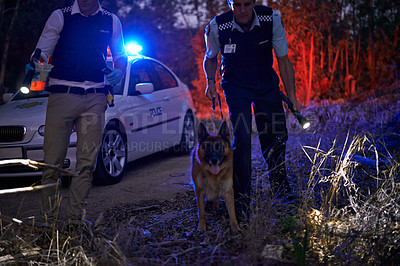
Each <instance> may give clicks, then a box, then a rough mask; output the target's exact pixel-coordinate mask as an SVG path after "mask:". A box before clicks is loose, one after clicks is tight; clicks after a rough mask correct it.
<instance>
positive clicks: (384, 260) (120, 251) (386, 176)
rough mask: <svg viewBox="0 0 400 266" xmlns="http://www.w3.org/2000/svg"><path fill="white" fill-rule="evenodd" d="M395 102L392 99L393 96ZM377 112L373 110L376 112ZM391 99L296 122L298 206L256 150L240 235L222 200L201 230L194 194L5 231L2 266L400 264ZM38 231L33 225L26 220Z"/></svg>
mask: <svg viewBox="0 0 400 266" xmlns="http://www.w3.org/2000/svg"><path fill="white" fill-rule="evenodd" d="M392 98H393V97H392ZM371 110H372V111H371ZM399 111H400V110H399V106H398V104H397V103H393V102H390V101H389V100H388V98H384V99H374V100H371V101H369V102H366V103H362V104H357V105H355V104H353V105H352V104H347V103H344V104H336V105H329V106H322V105H320V106H314V107H312V108H307V109H305V110H303V111H302V113H303V114H304V115H305V116H307V117H308V118H310V120H311V121H312V122H313V128H312V129H310V130H309V131H306V132H305V131H301V129H300V128H299V126H298V124H297V122H296V121H295V120H294V118H293V117H289V118H288V128H289V131H290V137H289V142H288V145H287V146H288V151H287V158H288V159H289V160H288V162H287V167H288V173H289V178H290V182H291V185H292V187H293V189H294V190H295V191H296V192H297V193H298V195H299V199H298V201H297V202H289V203H287V202H283V201H282V200H279V199H276V198H274V195H272V194H271V191H270V189H269V182H268V171H267V166H266V165H265V163H264V160H263V159H262V155H261V153H260V151H259V146H258V145H257V142H258V140H257V139H255V140H254V141H253V142H254V143H255V144H254V147H253V192H254V193H253V195H252V202H253V204H252V209H251V218H250V220H249V221H247V222H243V221H242V222H241V224H240V226H241V228H242V229H243V233H242V234H239V235H233V234H232V233H231V232H230V229H229V219H228V214H227V211H226V208H225V206H224V203H223V201H222V200H221V204H220V206H221V207H220V209H219V210H218V211H217V212H214V211H213V210H212V208H211V207H209V206H207V210H206V215H207V229H208V231H207V232H205V233H201V232H198V231H197V230H196V228H197V222H198V219H197V207H196V202H195V197H194V193H193V192H192V191H189V192H185V193H180V194H178V195H177V196H176V198H175V199H174V200H171V201H146V202H141V203H136V204H129V205H125V206H119V207H117V208H114V209H110V210H107V211H105V212H104V213H103V214H102V215H100V216H99V217H98V219H97V220H96V221H95V222H94V226H93V228H86V229H84V230H83V231H82V233H81V234H78V235H74V236H72V235H71V234H69V233H68V232H66V231H65V230H62V229H56V228H53V229H51V228H50V229H46V230H44V231H43V230H40V228H38V227H37V226H36V225H34V226H33V227H23V226H21V225H17V224H15V223H6V222H4V221H3V222H2V224H1V225H0V232H1V236H0V264H6V263H8V264H23V265H25V264H26V265H172V264H201V265H214V264H217V265H219V264H233V265H234V264H238V265H244V264H247V265H277V264H279V265H281V264H286V265H294V264H297V265H318V264H319V265H325V264H342V265H343V264H344V265H346V264H353V265H365V264H379V265H395V264H396V262H397V261H399V260H400V241H399V239H400V224H399V223H400V205H399V204H400V191H399V190H400V160H399V154H400V151H399V148H398V147H399V135H398V134H399V132H400V131H397V132H396V130H397V129H398V127H399V125H398V124H396V123H392V124H389V123H388V122H389V120H390V119H391V118H392V117H394V115H395V114H396V113H398V112H399ZM24 222H25V223H27V224H28V225H32V222H31V221H24Z"/></svg>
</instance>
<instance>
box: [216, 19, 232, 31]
mask: <svg viewBox="0 0 400 266" xmlns="http://www.w3.org/2000/svg"><path fill="white" fill-rule="evenodd" d="M232 27H233V21H229V22H226V23H222V24H220V25H218V30H219V31H223V30H229V29H232Z"/></svg>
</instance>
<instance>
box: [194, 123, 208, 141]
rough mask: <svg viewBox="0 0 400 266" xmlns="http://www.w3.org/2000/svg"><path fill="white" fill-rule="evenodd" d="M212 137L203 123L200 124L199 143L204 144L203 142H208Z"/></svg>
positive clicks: (198, 130) (198, 131)
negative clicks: (208, 138) (209, 136)
mask: <svg viewBox="0 0 400 266" xmlns="http://www.w3.org/2000/svg"><path fill="white" fill-rule="evenodd" d="M208 135H210V134H209V133H208V131H207V128H206V126H205V125H204V124H203V123H200V124H199V127H198V129H197V141H198V143H199V144H200V143H202V142H203V141H205V140H206V138H207V137H208Z"/></svg>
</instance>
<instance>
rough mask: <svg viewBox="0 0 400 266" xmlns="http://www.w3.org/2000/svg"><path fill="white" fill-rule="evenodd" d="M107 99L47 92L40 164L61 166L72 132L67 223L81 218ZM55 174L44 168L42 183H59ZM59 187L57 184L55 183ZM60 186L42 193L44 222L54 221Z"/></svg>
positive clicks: (97, 96)
mask: <svg viewBox="0 0 400 266" xmlns="http://www.w3.org/2000/svg"><path fill="white" fill-rule="evenodd" d="M106 109H107V100H106V96H105V94H104V93H88V94H86V95H79V94H73V93H53V92H52V93H50V95H49V100H48V105H47V112H46V124H45V132H44V147H43V149H44V162H45V163H47V164H52V165H59V166H62V165H63V162H64V159H65V156H66V153H67V149H68V146H69V140H70V136H71V133H72V131H73V130H74V131H76V134H77V142H76V171H75V172H76V174H77V175H76V176H74V177H72V179H71V184H70V189H69V197H68V202H67V218H68V221H69V223H80V222H81V221H82V219H83V218H84V216H85V210H86V205H87V202H86V200H87V197H88V195H89V190H90V188H91V184H92V171H93V168H94V165H95V162H96V158H97V153H98V150H99V147H100V145H101V139H102V132H103V127H104V119H105V118H104V113H105V110H106ZM59 182H60V174H59V172H57V171H55V170H53V169H50V168H45V169H44V170H43V175H42V184H49V183H59ZM59 184H61V183H59ZM60 193H61V185H60V186H58V187H57V188H55V189H46V190H43V192H42V209H43V212H44V214H45V216H47V218H48V219H50V220H53V221H55V219H57V218H58V208H59V203H58V202H57V199H59V197H60Z"/></svg>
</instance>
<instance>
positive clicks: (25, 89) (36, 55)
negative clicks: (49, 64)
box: [20, 48, 42, 94]
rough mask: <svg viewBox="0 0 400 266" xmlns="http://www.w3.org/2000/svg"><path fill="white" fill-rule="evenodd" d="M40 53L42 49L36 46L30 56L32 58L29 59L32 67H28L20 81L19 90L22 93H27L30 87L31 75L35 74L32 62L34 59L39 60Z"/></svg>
mask: <svg viewBox="0 0 400 266" xmlns="http://www.w3.org/2000/svg"><path fill="white" fill-rule="evenodd" d="M41 53H42V50H40V49H39V48H36V50H35V53H34V54H33V56H32V60H31V63H30V64H31V67H32V69H30V70H29V71H28V73H26V76H25V79H24V81H23V82H22V86H21V88H20V91H21V92H22V93H23V94H28V93H29V91H30V90H29V88H30V87H31V82H32V79H33V77H34V76H35V63H34V59H37V60H39V58H40V54H41Z"/></svg>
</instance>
